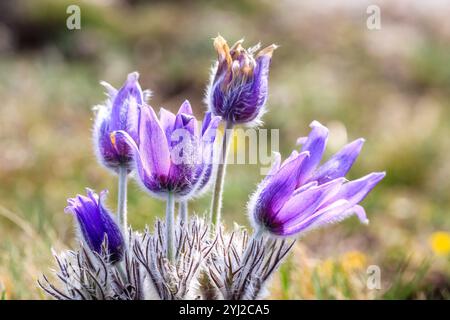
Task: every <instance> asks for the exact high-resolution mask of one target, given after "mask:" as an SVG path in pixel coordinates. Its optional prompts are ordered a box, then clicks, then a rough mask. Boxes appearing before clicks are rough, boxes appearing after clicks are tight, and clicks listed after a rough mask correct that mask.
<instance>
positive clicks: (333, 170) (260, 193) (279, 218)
mask: <svg viewBox="0 0 450 320" xmlns="http://www.w3.org/2000/svg"><path fill="white" fill-rule="evenodd" d="M311 128H312V130H311V132H310V134H309V136H308V137H307V138H306V139H301V141H304V144H303V146H302V149H301V151H300V153H298V152H297V151H294V152H293V153H292V154H291V156H290V157H289V158H288V159H286V160H285V161H284V162H283V163H282V164H281V165H280V155H279V154H277V155H276V159H275V163H274V165H273V167H272V168H271V170H270V172H269V174H268V175H267V177H266V178H265V179H264V180H263V181H262V182H261V184H260V185H259V187H258V188H257V191H256V192H255V194H254V195H253V196H252V198H251V200H250V203H249V214H250V218H251V220H252V223H253V225H254V226H255V228H257V229H262V230H264V231H267V232H269V233H271V234H273V235H276V236H291V235H295V234H302V233H304V232H307V231H309V230H312V229H315V228H319V227H322V226H325V225H328V224H330V223H335V222H339V221H341V220H344V219H345V218H347V217H349V216H351V215H353V214H356V215H357V216H358V218H359V219H360V221H361V222H362V223H368V220H367V217H366V214H365V211H364V208H363V207H362V206H360V205H359V203H360V202H361V201H362V200H363V199H364V198H365V197H366V196H367V194H368V193H369V192H370V191H371V190H372V188H374V187H375V185H376V184H377V183H378V182H380V181H381V180H382V179H383V177H384V176H385V173H384V172H374V173H370V174H368V175H366V176H364V177H362V178H360V179H357V180H353V181H347V180H346V179H345V175H346V174H347V172H348V171H349V170H350V168H351V166H352V165H353V163H354V162H355V160H356V158H357V157H358V155H359V153H360V151H361V148H362V145H363V143H364V139H357V140H355V141H353V142H351V143H349V144H347V145H346V146H344V147H343V148H342V149H341V150H340V151H339V152H337V153H336V154H335V155H334V156H332V157H331V159H329V160H328V161H326V162H325V163H324V164H322V165H319V163H320V161H321V159H322V155H323V153H324V150H325V146H326V142H327V138H328V129H327V128H326V127H324V126H323V125H321V124H320V123H319V122H317V121H313V122H312V123H311Z"/></svg>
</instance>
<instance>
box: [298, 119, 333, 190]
mask: <svg viewBox="0 0 450 320" xmlns="http://www.w3.org/2000/svg"><path fill="white" fill-rule="evenodd" d="M310 127H311V128H312V130H311V133H310V134H309V135H308V138H307V139H306V141H305V143H304V144H303V147H302V150H301V151H302V152H303V151H309V153H310V157H309V159H307V160H306V161H305V163H304V164H303V166H302V180H303V181H305V180H306V179H308V177H309V176H310V175H311V173H312V172H313V171H314V170H315V169H316V167H317V165H318V164H319V163H320V160H321V159H322V156H323V152H324V151H325V146H326V144H327V139H328V129H327V128H326V127H325V126H323V125H321V124H320V123H319V122H318V121H313V122H312V123H311V124H310ZM301 183H302V181H299V185H300V184H301Z"/></svg>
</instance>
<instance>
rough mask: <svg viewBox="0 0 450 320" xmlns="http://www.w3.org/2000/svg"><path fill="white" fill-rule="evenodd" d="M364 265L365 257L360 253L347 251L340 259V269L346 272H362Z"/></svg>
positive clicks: (365, 262)
mask: <svg viewBox="0 0 450 320" xmlns="http://www.w3.org/2000/svg"><path fill="white" fill-rule="evenodd" d="M366 264H367V258H366V255H365V254H364V253H362V252H360V251H349V252H347V253H345V254H343V255H342V257H341V265H342V268H343V269H344V270H345V271H347V272H350V271H355V270H362V269H364V268H365V266H366Z"/></svg>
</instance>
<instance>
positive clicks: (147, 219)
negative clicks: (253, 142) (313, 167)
mask: <svg viewBox="0 0 450 320" xmlns="http://www.w3.org/2000/svg"><path fill="white" fill-rule="evenodd" d="M377 2H379V4H380V6H381V10H382V29H381V30H379V31H369V30H367V29H366V27H365V19H366V13H365V12H366V7H367V4H368V2H367V3H366V2H365V1H361V2H359V3H358V4H353V5H350V4H343V3H341V2H335V1H331V2H330V3H328V4H325V3H321V4H316V3H315V2H314V1H302V2H295V1H287V0H286V1H279V2H272V1H251V0H245V1H226V2H219V1H196V2H187V1H155V2H151V3H148V2H145V1H131V0H129V1H119V0H110V1H100V0H97V1H90V2H88V1H58V0H45V1H39V2H37V1H25V0H20V1H14V2H2V3H1V4H0V9H1V10H0V75H1V76H0V98H1V99H0V101H2V103H1V104H0V114H1V117H0V150H2V152H1V153H0V182H1V183H0V235H1V236H0V240H1V241H0V298H1V299H40V298H44V297H43V294H42V293H41V292H40V291H39V289H37V287H36V279H37V278H38V277H39V276H40V274H41V273H42V272H48V270H49V269H50V268H52V265H53V261H52V257H51V252H50V248H51V247H54V248H55V249H56V250H61V249H64V248H67V247H70V246H73V245H74V238H73V235H74V232H73V226H72V219H71V217H70V216H69V215H66V214H64V213H63V208H64V206H65V201H66V200H65V199H66V198H67V197H70V196H73V195H75V194H77V193H82V192H83V190H84V188H85V187H86V186H89V187H91V188H94V189H96V190H101V189H104V188H108V189H110V198H109V200H108V202H109V204H110V206H111V207H112V208H114V204H115V194H116V185H115V178H114V177H112V176H110V175H109V173H108V172H106V171H105V170H104V169H103V168H101V167H100V166H99V165H98V164H97V162H96V161H95V157H94V155H93V151H92V146H91V144H90V139H91V127H92V112H91V107H92V106H93V105H95V104H97V103H100V102H102V100H103V99H104V95H103V92H102V91H103V89H102V88H101V86H100V85H99V84H98V82H99V81H100V80H106V81H108V82H110V83H112V84H113V85H115V86H120V84H121V82H122V81H123V80H124V77H125V75H126V74H127V73H128V72H130V71H133V70H138V71H139V72H140V73H141V83H142V86H143V87H145V88H150V89H151V90H152V91H153V92H154V97H153V98H152V101H151V104H152V105H153V106H154V107H156V108H158V107H166V108H168V109H171V110H172V111H174V110H176V109H177V108H178V106H179V105H180V104H181V102H182V101H183V100H184V99H189V100H190V101H191V102H192V104H193V106H194V109H195V110H194V111H195V113H196V114H197V115H201V114H202V112H203V111H204V109H205V107H204V105H203V103H202V99H203V93H204V88H205V84H206V82H207V80H208V71H209V67H210V64H211V62H212V61H213V60H214V59H215V52H214V50H213V48H212V44H211V38H212V37H214V36H215V35H217V33H221V34H222V35H223V36H225V37H226V38H227V39H229V40H230V42H232V41H235V40H238V39H240V38H241V37H245V38H246V42H245V43H246V44H247V45H249V46H250V45H252V44H254V43H256V42H258V41H261V42H262V44H263V45H264V44H270V43H277V44H279V45H280V48H279V49H278V50H277V51H276V52H275V54H274V59H273V64H272V69H271V77H270V97H269V101H268V110H269V112H268V113H267V114H266V115H265V117H264V121H265V125H264V127H265V128H274V129H280V149H281V152H282V154H283V155H284V156H285V157H286V156H287V155H288V154H289V153H290V151H291V150H292V149H293V148H295V141H296V139H297V138H298V137H300V136H304V135H306V134H307V133H308V124H309V123H310V122H311V121H312V120H314V119H316V120H319V121H320V122H322V123H324V124H326V125H328V126H329V127H330V129H331V136H330V141H329V148H328V150H327V156H329V155H330V154H332V153H333V152H335V151H337V150H338V149H339V148H340V147H341V146H342V145H343V144H344V143H346V142H347V141H349V140H351V139H355V138H358V137H360V136H363V137H365V138H366V140H367V142H366V145H365V147H364V149H363V152H362V154H361V156H360V159H359V160H358V161H357V163H356V164H355V166H354V168H353V169H352V171H351V173H350V177H351V178H356V177H359V176H362V175H364V174H365V173H367V172H370V171H381V170H386V171H387V177H386V179H385V180H384V181H383V183H382V184H381V185H380V186H378V187H377V188H376V190H374V192H373V193H372V194H371V195H370V196H369V197H368V199H367V200H365V201H364V206H365V207H366V209H367V212H368V215H369V218H370V220H371V224H370V225H369V226H368V227H365V226H361V225H359V223H358V222H357V221H356V219H350V220H349V221H346V222H344V223H342V224H340V225H339V226H333V227H331V228H328V229H326V230H322V231H317V232H314V233H311V234H309V235H307V236H306V237H305V238H303V239H301V241H299V242H298V243H299V244H298V245H297V246H296V248H295V250H294V253H293V254H292V255H291V256H290V257H289V259H288V261H287V262H286V263H285V264H284V265H283V266H282V267H281V270H280V272H279V273H278V274H277V275H276V276H275V277H274V279H273V280H274V281H273V284H272V286H271V293H272V294H271V298H282V299H316V298H323V299H377V298H380V299H381V298H386V299H387V298H389V299H423V298H433V299H439V298H440V299H442V298H448V296H449V295H448V292H449V290H450V289H449V288H450V262H449V254H450V252H447V253H445V252H444V253H442V252H439V254H438V252H435V251H433V247H432V246H430V244H429V241H428V239H429V238H430V236H432V235H433V234H435V233H436V232H438V231H442V232H444V233H448V232H449V231H450V219H449V218H448V214H449V211H450V210H449V209H450V197H449V194H450V154H449V152H448V150H450V139H449V136H450V63H449V61H450V26H449V24H448V23H446V21H447V20H448V19H447V17H446V16H445V12H448V9H449V5H446V4H441V6H444V7H443V8H442V7H439V4H436V3H437V2H436V3H435V2H433V1H431V2H430V3H428V2H427V4H425V3H424V2H420V1H414V3H415V6H410V7H408V8H407V10H406V9H405V7H404V6H403V5H394V4H392V2H389V1H377ZM75 3H76V4H79V5H80V7H81V13H82V29H81V30H76V31H70V30H67V28H66V27H65V19H66V17H67V14H66V13H65V10H66V7H67V5H68V4H75ZM433 3H434V4H433ZM405 12H407V14H405ZM238 147H239V146H238ZM260 179H261V176H260V173H259V168H258V166H256V165H245V166H244V165H231V166H230V167H229V170H228V177H227V181H226V190H225V198H224V210H225V212H224V216H225V218H226V220H227V222H228V223H229V224H231V223H232V221H234V220H235V221H237V222H238V223H240V224H247V216H246V213H245V206H246V202H247V200H248V195H249V194H251V192H253V190H254V188H255V186H256V184H257V182H258V181H259V180H260ZM129 196H130V199H129V212H130V215H129V220H130V223H132V225H133V226H134V227H136V228H142V227H144V226H145V225H152V223H153V221H154V218H155V217H156V216H161V215H162V212H163V207H162V203H161V202H159V201H156V200H153V199H151V198H150V197H148V196H147V195H146V194H145V193H144V192H142V191H141V190H139V188H138V187H137V186H136V185H135V184H132V185H131V186H130V192H129ZM190 207H191V208H192V209H193V210H195V211H196V212H198V213H200V214H202V213H204V212H206V210H208V208H209V195H208V196H205V197H203V198H201V199H198V200H197V201H196V202H195V203H193V204H190ZM405 261H407V262H405ZM369 265H378V266H379V267H380V269H381V271H382V275H381V277H382V288H381V290H369V289H367V286H366V279H367V274H366V269H367V267H368V266H369Z"/></svg>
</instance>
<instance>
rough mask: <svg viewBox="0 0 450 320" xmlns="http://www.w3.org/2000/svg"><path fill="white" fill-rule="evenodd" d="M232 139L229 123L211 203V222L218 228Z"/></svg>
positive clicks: (224, 135) (231, 126) (226, 127)
mask: <svg viewBox="0 0 450 320" xmlns="http://www.w3.org/2000/svg"><path fill="white" fill-rule="evenodd" d="M232 138H233V124H232V123H231V122H227V124H226V126H225V131H224V134H223V138H222V148H221V150H220V157H219V164H218V165H217V176H216V180H215V182H214V189H213V195H212V201H211V212H210V222H211V224H213V225H214V226H218V225H219V223H220V219H221V209H222V194H223V184H224V179H225V172H226V167H227V156H228V151H229V149H230V142H231V140H232Z"/></svg>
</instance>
